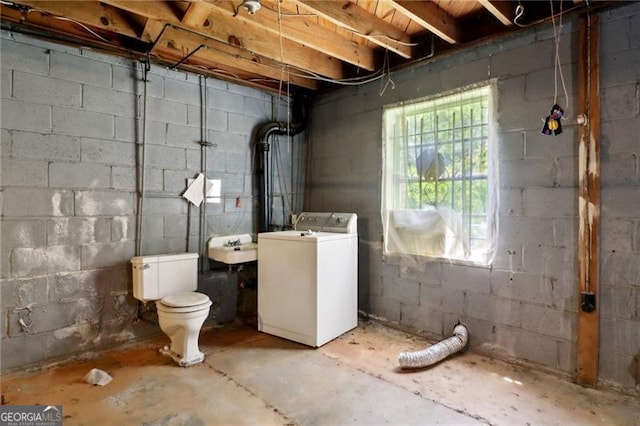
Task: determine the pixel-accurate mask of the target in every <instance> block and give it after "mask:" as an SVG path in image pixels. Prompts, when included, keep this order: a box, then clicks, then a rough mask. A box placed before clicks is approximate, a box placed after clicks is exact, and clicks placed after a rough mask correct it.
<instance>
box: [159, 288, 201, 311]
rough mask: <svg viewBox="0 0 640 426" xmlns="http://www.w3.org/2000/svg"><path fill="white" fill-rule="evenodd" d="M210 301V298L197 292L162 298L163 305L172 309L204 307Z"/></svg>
mask: <svg viewBox="0 0 640 426" xmlns="http://www.w3.org/2000/svg"><path fill="white" fill-rule="evenodd" d="M208 301H209V296H207V295H206V294H202V293H196V292H195V291H192V292H189V293H177V294H170V295H168V296H165V297H163V298H162V300H161V303H162V304H163V305H165V306H170V307H172V308H188V307H190V306H196V305H202V304H203V303H207V302H208Z"/></svg>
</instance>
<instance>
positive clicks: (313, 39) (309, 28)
mask: <svg viewBox="0 0 640 426" xmlns="http://www.w3.org/2000/svg"><path fill="white" fill-rule="evenodd" d="M200 4H202V3H200ZM206 5H207V6H208V7H210V8H212V9H216V10H218V11H219V12H220V13H223V14H225V15H227V19H236V20H239V21H241V22H244V23H246V24H247V26H252V25H253V26H256V27H259V28H262V29H264V30H266V31H268V32H270V33H272V34H273V35H275V36H276V37H280V36H282V37H283V38H285V39H288V40H292V41H294V42H297V43H300V44H302V45H304V46H308V47H311V48H313V49H315V50H317V51H320V52H322V53H325V54H327V55H330V56H333V57H335V58H337V59H340V60H342V61H345V62H348V63H350V64H352V65H355V66H358V67H360V68H364V69H366V70H369V71H373V70H375V69H376V63H375V55H374V52H373V49H371V48H369V47H367V46H364V45H361V44H358V43H355V42H353V41H349V40H345V39H344V38H343V37H341V36H340V35H338V34H336V32H334V31H330V30H328V29H326V28H324V27H322V26H320V25H318V24H317V23H315V22H312V21H311V20H309V19H299V18H297V19H289V20H287V21H286V22H285V23H281V25H274V23H278V22H279V21H280V20H281V19H283V17H282V16H281V15H279V13H278V11H276V10H271V9H269V8H266V7H263V8H262V9H260V12H259V13H256V14H254V15H250V14H249V13H248V12H247V11H246V10H245V9H244V8H242V7H238V6H237V5H236V4H234V2H232V1H210V2H208V3H206ZM192 7H193V6H192Z"/></svg>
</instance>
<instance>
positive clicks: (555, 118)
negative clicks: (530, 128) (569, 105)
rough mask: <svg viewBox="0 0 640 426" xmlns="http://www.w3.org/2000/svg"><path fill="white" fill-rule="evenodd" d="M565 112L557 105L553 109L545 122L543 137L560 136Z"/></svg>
mask: <svg viewBox="0 0 640 426" xmlns="http://www.w3.org/2000/svg"><path fill="white" fill-rule="evenodd" d="M563 114H564V111H563V110H562V108H560V105H558V104H555V105H554V106H553V107H551V113H550V114H549V116H548V117H547V119H546V120H545V121H544V126H542V134H543V135H556V136H557V135H559V134H560V133H562V124H561V123H560V120H561V119H562V115H563Z"/></svg>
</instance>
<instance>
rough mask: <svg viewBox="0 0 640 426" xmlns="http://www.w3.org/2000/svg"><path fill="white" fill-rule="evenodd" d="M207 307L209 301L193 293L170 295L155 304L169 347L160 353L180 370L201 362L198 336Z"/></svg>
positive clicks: (202, 358)
mask: <svg viewBox="0 0 640 426" xmlns="http://www.w3.org/2000/svg"><path fill="white" fill-rule="evenodd" d="M210 306H211V300H209V298H208V297H207V296H206V295H204V294H202V293H196V292H189V293H179V294H172V295H169V296H166V297H164V298H162V300H159V301H156V308H157V310H158V322H159V324H160V330H162V331H163V332H164V334H166V335H167V336H169V339H170V340H171V345H169V346H165V347H164V348H162V349H160V352H161V353H162V354H163V355H166V356H169V357H171V358H172V359H173V360H174V361H175V362H177V363H178V364H179V365H181V366H183V367H187V366H189V365H193V364H197V363H199V362H202V361H204V354H203V353H202V352H200V349H199V348H198V337H199V335H200V328H201V327H202V324H204V320H205V319H207V316H208V315H209V309H210Z"/></svg>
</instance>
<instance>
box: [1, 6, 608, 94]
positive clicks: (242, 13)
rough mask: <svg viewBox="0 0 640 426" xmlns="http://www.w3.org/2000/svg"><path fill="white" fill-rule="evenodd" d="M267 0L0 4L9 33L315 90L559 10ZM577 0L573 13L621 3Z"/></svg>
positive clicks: (258, 83) (366, 77) (255, 82)
mask: <svg viewBox="0 0 640 426" xmlns="http://www.w3.org/2000/svg"><path fill="white" fill-rule="evenodd" d="M259 1H260V4H261V7H260V8H259V9H258V10H257V11H255V13H253V14H251V13H249V11H248V10H247V8H246V7H243V6H242V4H243V0H84V1H80V0H42V1H40V0H2V3H1V4H0V10H1V11H2V26H3V28H8V29H10V30H11V31H24V32H27V33H31V34H36V35H38V36H41V37H50V38H51V39H55V40H58V41H60V42H63V43H70V44H72V45H77V46H84V47H90V48H98V49H102V50H105V51H108V52H110V53H111V54H115V55H120V56H125V57H129V58H138V59H139V58H141V57H143V56H145V55H147V54H150V51H153V52H152V53H153V54H152V55H151V58H152V59H154V60H156V61H157V62H159V63H162V64H169V65H170V66H171V65H173V66H174V67H175V66H179V67H180V68H184V69H187V68H189V69H193V70H196V72H202V73H203V74H211V73H217V74H216V75H225V76H229V77H228V78H227V79H228V80H233V81H238V82H243V81H244V82H246V83H247V84H249V85H251V86H254V87H264V88H265V89H266V90H274V89H275V90H277V89H278V87H279V86H281V84H280V83H281V81H284V82H289V83H291V84H293V85H295V86H299V88H301V89H310V90H313V91H320V90H328V89H333V88H338V87H340V86H341V84H342V83H345V84H359V82H363V83H364V82H366V81H371V79H372V78H373V77H374V76H376V75H378V73H379V72H380V70H381V69H382V68H383V67H385V66H386V64H389V66H390V68H391V70H394V69H397V68H399V67H402V66H406V65H409V64H411V63H414V62H415V61H416V60H418V59H420V58H427V57H431V56H433V55H434V54H435V52H436V50H435V49H434V48H433V46H435V45H436V44H437V46H438V49H437V54H438V55H440V54H442V53H444V52H446V51H449V50H451V49H452V48H453V49H458V48H460V47H464V46H468V45H472V44H473V43H475V42H478V41H480V40H489V39H496V38H497V37H499V36H500V35H503V34H506V33H508V32H512V31H513V30H516V29H517V25H515V23H514V19H515V14H516V8H517V7H518V6H522V7H526V10H527V14H526V19H525V20H524V21H521V22H518V24H525V25H529V26H530V25H538V24H543V23H545V22H549V21H548V19H549V17H550V15H551V14H552V13H554V11H553V8H549V5H548V4H546V6H545V5H544V4H543V3H540V4H538V3H537V2H533V1H530V2H526V3H525V2H520V1H518V0H464V1H463V0H259ZM569 1H570V2H571V1H573V4H575V6H573V7H569V8H566V9H564V10H563V14H565V15H566V14H574V13H578V12H580V11H581V10H584V9H586V8H589V10H591V11H593V10H594V9H595V8H598V9H604V8H607V7H610V6H611V5H613V4H614V3H616V2H612V1H609V0H593V1H590V2H585V1H584V0H569ZM554 3H556V2H554ZM556 13H557V12H556ZM489 15H491V16H489ZM493 17H495V19H494V18H493ZM487 18H488V19H487ZM169 27H170V28H171V29H172V30H175V31H171V32H169V33H168V34H170V35H171V37H170V38H169V39H167V34H163V33H164V32H165V31H166V29H167V28H169ZM160 35H163V36H162V40H161V38H160V37H159V36H160ZM437 38H440V39H442V40H443V41H440V40H435V41H434V39H437ZM428 41H431V43H430V44H431V46H432V48H431V51H430V52H429V51H428V50H427V49H428V47H429V46H428V45H427V42H428ZM169 42H170V44H169ZM389 52H391V53H392V54H389ZM175 64H178V65H175Z"/></svg>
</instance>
